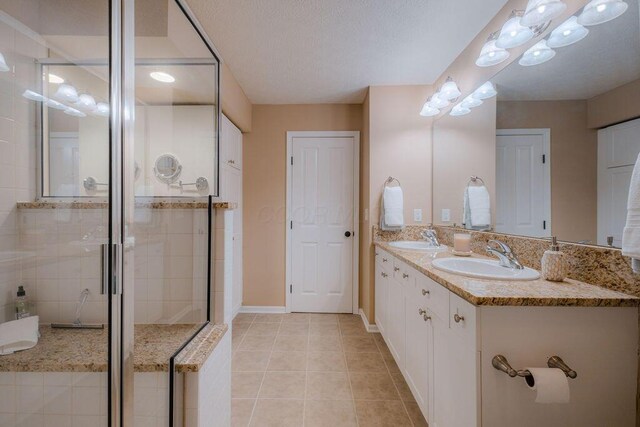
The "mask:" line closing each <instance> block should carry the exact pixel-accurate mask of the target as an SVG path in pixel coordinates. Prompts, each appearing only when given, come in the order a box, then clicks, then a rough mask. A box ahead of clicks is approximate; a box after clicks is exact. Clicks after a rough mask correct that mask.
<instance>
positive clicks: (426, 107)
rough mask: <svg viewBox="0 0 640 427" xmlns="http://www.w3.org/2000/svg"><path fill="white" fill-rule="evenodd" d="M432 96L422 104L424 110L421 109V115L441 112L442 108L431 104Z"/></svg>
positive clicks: (429, 115)
mask: <svg viewBox="0 0 640 427" xmlns="http://www.w3.org/2000/svg"><path fill="white" fill-rule="evenodd" d="M430 101H431V98H429V99H428V100H427V102H425V103H424V105H423V106H422V110H421V111H420V115H421V116H422V117H433V116H437V115H438V114H440V110H439V109H438V108H436V107H433V106H431V104H430Z"/></svg>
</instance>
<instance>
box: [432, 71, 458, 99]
mask: <svg viewBox="0 0 640 427" xmlns="http://www.w3.org/2000/svg"><path fill="white" fill-rule="evenodd" d="M438 93H439V95H438V96H439V97H441V98H443V99H446V100H447V101H452V100H454V99H456V98H457V97H459V96H460V95H461V92H460V89H458V85H457V84H456V82H454V81H453V79H452V78H451V77H447V81H446V82H445V83H444V84H443V85H442V88H440V91H439V92H438Z"/></svg>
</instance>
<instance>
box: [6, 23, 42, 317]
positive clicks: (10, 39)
mask: <svg viewBox="0 0 640 427" xmlns="http://www.w3.org/2000/svg"><path fill="white" fill-rule="evenodd" d="M0 52H2V54H3V55H4V56H5V59H6V62H7V63H8V64H10V65H11V66H13V67H15V68H14V69H11V70H9V71H7V72H2V73H0V321H4V320H7V319H9V318H11V317H12V316H13V313H14V306H13V300H14V298H15V292H16V287H17V282H18V279H19V274H20V271H19V270H20V268H19V266H20V263H19V260H18V258H19V256H20V254H17V253H16V249H17V243H18V223H17V216H18V215H17V209H16V202H17V201H19V200H33V198H34V197H35V193H36V142H35V129H36V110H35V106H34V103H33V102H32V101H28V100H27V99H25V98H23V97H22V93H23V92H24V90H25V89H26V88H27V87H28V85H29V84H31V83H33V82H35V81H38V78H37V77H38V76H37V73H36V67H35V64H34V62H33V59H30V58H39V57H43V56H46V50H45V49H44V48H43V47H42V46H41V45H39V44H38V43H37V42H36V41H34V40H33V39H32V38H30V37H27V36H26V35H24V34H22V33H20V32H17V31H15V30H14V29H13V28H12V27H11V26H9V25H7V24H6V23H5V22H3V21H2V20H0Z"/></svg>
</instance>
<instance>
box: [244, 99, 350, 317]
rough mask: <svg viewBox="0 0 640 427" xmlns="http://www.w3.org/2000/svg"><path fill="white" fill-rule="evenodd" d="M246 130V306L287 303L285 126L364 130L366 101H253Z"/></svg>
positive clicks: (299, 128)
mask: <svg viewBox="0 0 640 427" xmlns="http://www.w3.org/2000/svg"><path fill="white" fill-rule="evenodd" d="M252 114H253V120H252V129H251V132H250V133H247V134H245V135H244V145H243V162H244V164H243V170H244V171H245V173H244V175H243V199H244V200H243V201H244V218H243V225H244V241H245V244H244V252H243V254H244V260H243V262H244V270H243V271H244V292H243V305H246V306H284V305H285V287H284V285H285V231H286V230H285V222H286V217H285V195H286V164H287V162H286V149H287V141H286V133H287V131H360V130H361V128H362V105H350V104H319V105H318V104H316V105H254V106H253V113H252Z"/></svg>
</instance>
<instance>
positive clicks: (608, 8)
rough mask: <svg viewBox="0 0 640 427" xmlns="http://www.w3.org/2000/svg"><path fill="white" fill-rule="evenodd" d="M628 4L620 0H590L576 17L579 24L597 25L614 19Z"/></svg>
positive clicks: (625, 9)
mask: <svg viewBox="0 0 640 427" xmlns="http://www.w3.org/2000/svg"><path fill="white" fill-rule="evenodd" d="M628 7H629V5H628V4H627V3H625V2H624V1H622V0H591V1H590V2H589V3H588V4H587V5H586V6H585V7H584V9H583V10H582V13H581V14H580V17H579V18H578V24H580V25H587V26H588V25H598V24H603V23H605V22H609V21H611V20H612V19H616V18H617V17H618V16H620V15H622V14H623V13H625V12H626V11H627V8H628Z"/></svg>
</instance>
